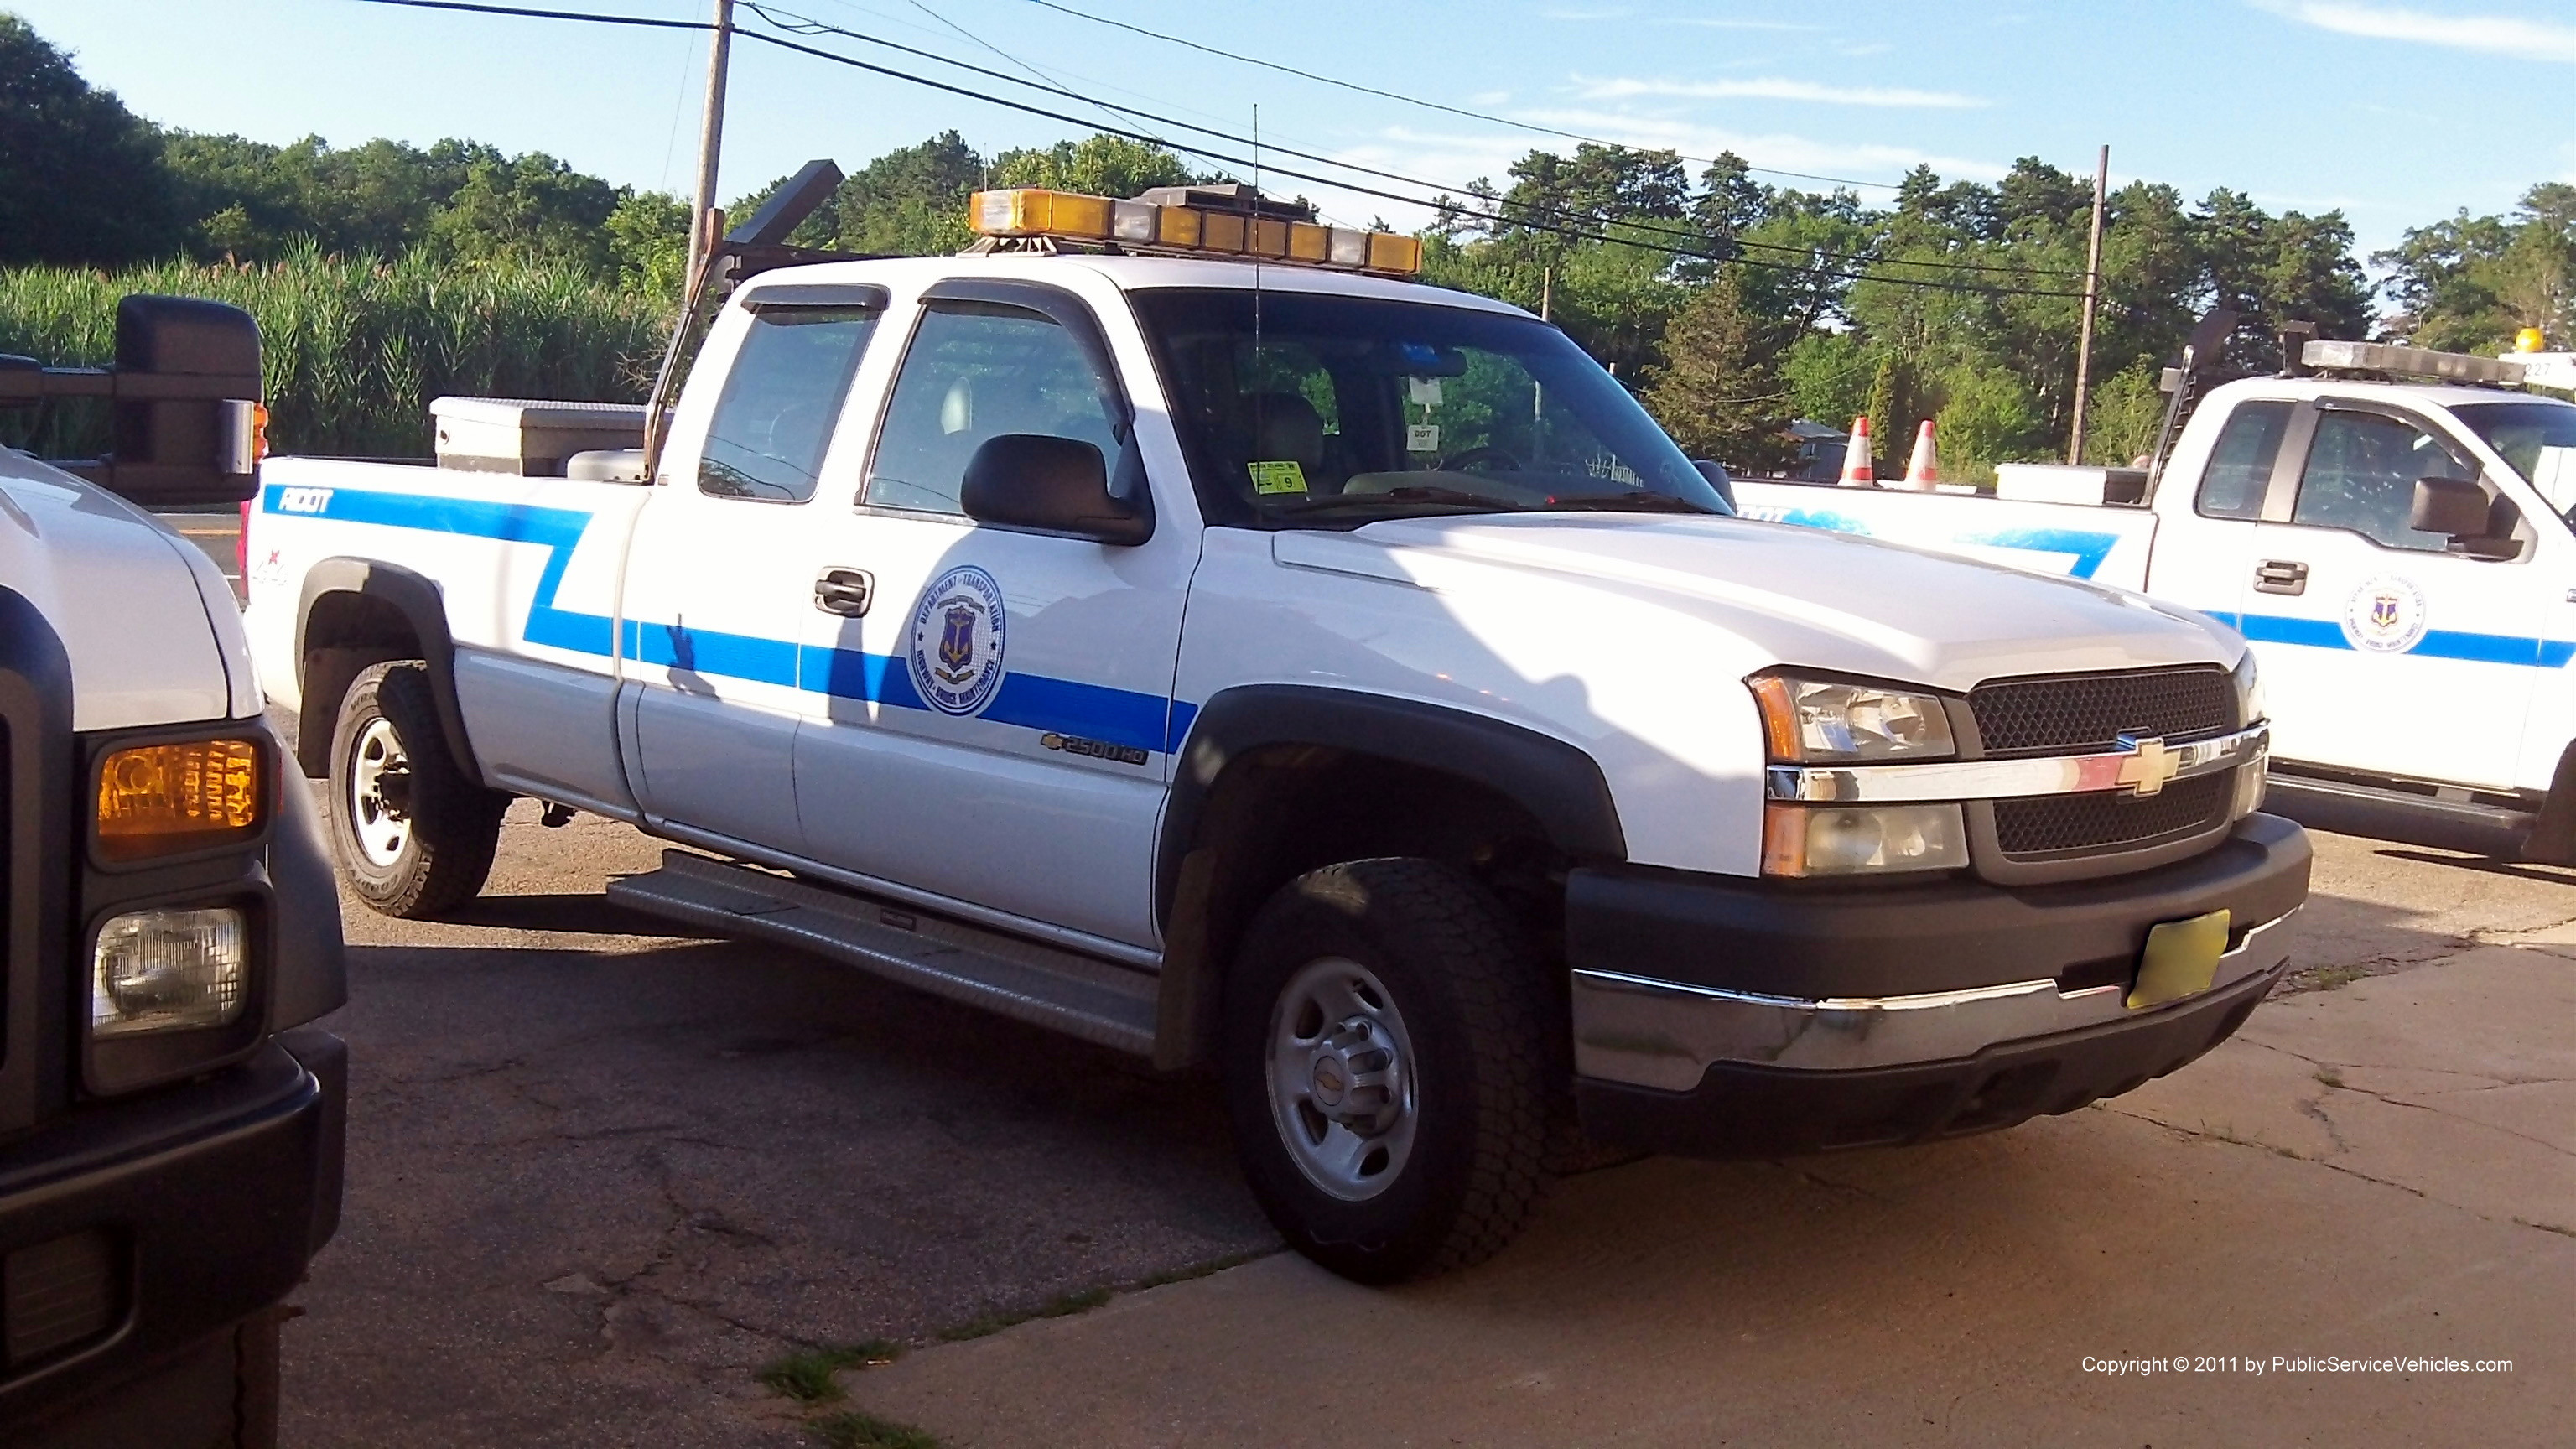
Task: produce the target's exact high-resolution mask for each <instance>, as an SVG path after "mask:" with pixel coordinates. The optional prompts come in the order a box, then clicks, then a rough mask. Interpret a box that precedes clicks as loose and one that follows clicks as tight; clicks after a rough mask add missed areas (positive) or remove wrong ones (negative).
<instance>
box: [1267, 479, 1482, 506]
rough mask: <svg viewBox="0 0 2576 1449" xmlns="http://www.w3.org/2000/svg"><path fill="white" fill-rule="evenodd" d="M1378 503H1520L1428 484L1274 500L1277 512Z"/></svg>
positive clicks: (1461, 504) (1462, 504)
mask: <svg viewBox="0 0 2576 1449" xmlns="http://www.w3.org/2000/svg"><path fill="white" fill-rule="evenodd" d="M1379 503H1437V504H1444V505H1451V506H1456V507H1461V508H1482V509H1490V510H1492V511H1494V512H1496V513H1517V512H1519V511H1520V509H1521V506H1522V505H1520V504H1518V503H1506V502H1504V501H1503V500H1502V499H1500V498H1496V497H1493V496H1492V495H1490V494H1485V493H1470V492H1468V491H1466V490H1465V489H1463V488H1440V487H1436V486H1432V485H1429V484H1425V485H1421V486H1418V487H1404V488H1389V489H1388V490H1386V491H1385V492H1383V493H1324V494H1318V495H1316V496H1314V497H1312V498H1297V499H1291V500H1289V501H1287V502H1285V503H1274V504H1272V505H1271V510H1272V511H1273V512H1276V513H1324V512H1328V511H1331V510H1333V509H1340V508H1365V507H1369V506H1372V505H1375V504H1379Z"/></svg>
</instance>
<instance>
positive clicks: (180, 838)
mask: <svg viewBox="0 0 2576 1449" xmlns="http://www.w3.org/2000/svg"><path fill="white" fill-rule="evenodd" d="M262 783H263V782H262V781H261V780H260V760H259V747H258V746H257V745H255V744H253V743H251V742H250V741H249V740H188V741H181V742H175V743H170V744H159V745H136V746H134V747H132V748H130V749H123V750H118V751H115V752H114V753H112V754H110V755H109V756H108V757H107V758H106V759H105V760H104V761H102V762H100V765H99V770H98V852H99V855H100V856H101V857H103V858H104V859H106V860H108V861H109V862H111V863H121V862H124V861H130V860H143V859H147V858H149V857H151V856H156V855H176V854H179V853H181V852H183V851H190V850H203V849H205V848H207V847H208V846H214V845H222V844H224V843H225V842H227V841H232V840H240V839H246V838H248V837H249V836H251V835H253V834H255V833H257V832H258V830H259V825H260V815H261V809H262V806H261V801H262V799H263V793H264V792H263V790H262Z"/></svg>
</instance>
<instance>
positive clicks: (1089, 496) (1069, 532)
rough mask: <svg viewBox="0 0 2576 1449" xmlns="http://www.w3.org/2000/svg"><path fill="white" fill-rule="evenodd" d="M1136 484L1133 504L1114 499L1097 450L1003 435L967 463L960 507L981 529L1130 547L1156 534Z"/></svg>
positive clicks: (1067, 441) (987, 442)
mask: <svg viewBox="0 0 2576 1449" xmlns="http://www.w3.org/2000/svg"><path fill="white" fill-rule="evenodd" d="M1135 481H1136V482H1137V483H1138V484H1139V485H1140V486H1138V487H1136V488H1133V489H1131V490H1129V494H1128V496H1125V497H1121V496H1119V495H1118V494H1115V493H1112V492H1110V491H1109V465H1108V463H1107V461H1106V460H1105V459H1103V458H1102V457H1101V456H1100V449H1099V448H1097V447H1095V446H1093V445H1092V444H1089V443H1085V442H1082V441H1080V440H1078V439H1074V438H1056V437H1049V436H1046V435H1044V434H1040V433H1004V434H1003V435H1001V436H1000V437H997V438H987V439H985V440H984V443H983V446H981V447H979V448H977V449H976V450H975V456H974V457H972V458H969V459H968V460H967V461H966V477H965V480H964V483H963V485H962V486H961V487H960V489H959V490H958V502H959V503H960V504H961V505H963V506H964V508H965V510H966V516H967V517H969V518H971V519H974V520H975V521H976V522H978V523H992V524H999V525H1001V526H1003V527H1005V528H1025V529H1030V530H1033V531H1035V532H1038V533H1055V534H1063V535H1065V536H1066V537H1069V538H1087V539H1090V540H1092V541H1093V542H1095V543H1105V544H1111V545H1115V546H1118V547H1133V546H1134V545H1136V544H1140V543H1143V542H1144V541H1145V540H1146V539H1148V538H1150V537H1152V536H1153V533H1154V519H1153V515H1152V513H1151V512H1150V511H1149V510H1148V509H1147V507H1146V506H1145V504H1144V502H1143V501H1142V500H1143V499H1144V496H1145V494H1144V491H1143V488H1142V487H1141V484H1142V481H1143V480H1142V479H1137V480H1135Z"/></svg>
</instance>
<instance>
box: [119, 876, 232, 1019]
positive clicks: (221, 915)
mask: <svg viewBox="0 0 2576 1449" xmlns="http://www.w3.org/2000/svg"><path fill="white" fill-rule="evenodd" d="M249 975H250V926H249V922H248V921H247V920H246V919H245V918H244V914H243V912H242V911H240V910H239V909H236V908H234V907H229V906H219V907H212V908H199V909H191V910H167V909H165V910H143V911H129V912H127V913H126V914H124V915H121V916H112V917H110V918H109V919H108V920H107V922H106V924H104V925H102V926H100V927H99V931H98V945H97V947H96V949H95V950H94V951H93V952H92V955H91V968H90V1004H89V1029H90V1034H91V1035H92V1036H95V1037H123V1036H134V1035H139V1034H142V1033H146V1032H163V1031H191V1030H197V1029H201V1028H205V1027H217V1026H228V1025H230V1024H232V1023H233V1022H234V1021H236V1020H238V1019H239V1018H240V1016H241V1014H242V1010H243V1007H244V1006H245V1005H246V1004H247V1002H248V999H249V992H248V990H247V987H248V985H249Z"/></svg>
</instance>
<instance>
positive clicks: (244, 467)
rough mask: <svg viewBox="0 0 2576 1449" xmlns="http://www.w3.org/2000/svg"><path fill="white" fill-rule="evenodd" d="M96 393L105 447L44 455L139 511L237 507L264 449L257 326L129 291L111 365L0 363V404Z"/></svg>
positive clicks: (189, 303) (238, 315) (224, 308)
mask: <svg viewBox="0 0 2576 1449" xmlns="http://www.w3.org/2000/svg"><path fill="white" fill-rule="evenodd" d="M71 397H94V398H103V399H105V400H106V402H107V404H108V411H109V415H110V419H111V422H110V430H109V438H110V443H109V450H108V452H107V453H105V454H104V455H102V456H100V457H97V458H82V459H59V460H49V461H52V462H53V463H54V466H55V467H58V468H61V469H62V470H64V471H65V472H67V473H74V474H77V475H79V476H81V477H83V478H87V479H89V480H90V481H91V482H93V483H96V484H98V485H99V486H101V487H103V488H106V489H108V490H109V491H110V492H113V493H116V494H119V495H121V496H122V497H124V498H125V499H126V500H127V501H128V502H131V503H134V504H137V505H139V506H141V507H145V508H183V507H202V506H206V505H210V504H223V503H239V502H241V501H242V500H244V499H246V498H249V497H250V496H251V495H252V494H253V493H255V492H256V491H258V488H259V460H260V457H261V456H262V454H264V453H265V452H266V451H267V435H266V433H267V423H268V412H267V409H265V408H263V407H261V406H260V372H259V324H258V323H256V322H254V321H252V320H251V316H250V314H249V313H247V312H245V311H243V310H242V309H240V308H239V307H234V306H229V305H227V304H225V303H222V302H210V301H207V300H206V299H204V298H202V297H154V296H145V295H141V294H137V295H135V296H130V297H127V298H125V299H123V300H122V301H120V302H118V303H117V304H116V362H115V364H114V365H113V366H109V367H43V366H40V365H38V364H37V363H36V362H34V361H33V360H32V359H28V358H7V359H0V407H7V406H13V405H25V404H29V403H42V402H46V401H48V400H51V399H54V398H71Z"/></svg>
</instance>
